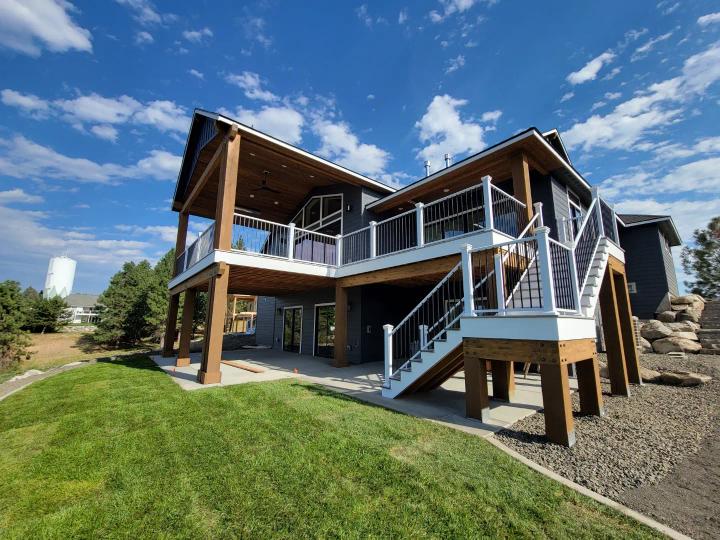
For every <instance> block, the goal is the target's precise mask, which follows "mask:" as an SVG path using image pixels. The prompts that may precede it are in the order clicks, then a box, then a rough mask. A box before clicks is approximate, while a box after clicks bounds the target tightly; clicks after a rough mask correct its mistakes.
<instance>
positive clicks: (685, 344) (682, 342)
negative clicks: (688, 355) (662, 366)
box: [652, 336, 702, 354]
mask: <svg viewBox="0 0 720 540" xmlns="http://www.w3.org/2000/svg"><path fill="white" fill-rule="evenodd" d="M652 346H653V350H654V351H655V352H656V353H660V354H667V353H669V352H698V351H699V350H700V349H702V345H700V344H699V343H698V342H697V341H692V340H690V339H685V338H681V337H674V336H670V337H665V338H661V339H658V340H655V341H653V344H652Z"/></svg>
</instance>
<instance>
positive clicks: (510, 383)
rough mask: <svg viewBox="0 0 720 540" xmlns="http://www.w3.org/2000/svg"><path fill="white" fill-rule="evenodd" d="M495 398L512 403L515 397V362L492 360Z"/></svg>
mask: <svg viewBox="0 0 720 540" xmlns="http://www.w3.org/2000/svg"><path fill="white" fill-rule="evenodd" d="M490 369H491V370H492V388H493V399H497V400H500V401H507V402H508V403H512V401H513V398H514V397H515V363H514V362H506V361H504V360H491V361H490Z"/></svg>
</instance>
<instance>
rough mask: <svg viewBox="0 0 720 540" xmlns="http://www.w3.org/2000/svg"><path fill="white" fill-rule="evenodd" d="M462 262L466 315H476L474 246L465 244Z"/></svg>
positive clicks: (461, 254)
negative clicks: (473, 269)
mask: <svg viewBox="0 0 720 540" xmlns="http://www.w3.org/2000/svg"><path fill="white" fill-rule="evenodd" d="M460 257H461V262H462V283H463V303H464V304H465V306H464V307H465V309H464V310H463V315H464V316H465V317H474V316H475V294H474V292H475V291H474V290H473V289H474V285H473V283H474V282H473V273H472V246H471V245H470V244H465V246H463V248H462V251H461V252H460Z"/></svg>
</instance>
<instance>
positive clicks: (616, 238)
mask: <svg viewBox="0 0 720 540" xmlns="http://www.w3.org/2000/svg"><path fill="white" fill-rule="evenodd" d="M610 210H611V211H612V222H613V233H615V243H616V244H617V245H618V246H619V245H620V232H619V231H618V226H617V214H616V213H615V203H613V204H611V205H610Z"/></svg>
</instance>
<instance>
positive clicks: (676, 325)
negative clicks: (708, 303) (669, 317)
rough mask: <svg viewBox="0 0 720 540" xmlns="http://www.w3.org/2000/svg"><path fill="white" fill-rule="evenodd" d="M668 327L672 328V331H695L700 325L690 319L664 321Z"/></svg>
mask: <svg viewBox="0 0 720 540" xmlns="http://www.w3.org/2000/svg"><path fill="white" fill-rule="evenodd" d="M665 326H667V327H668V328H670V329H672V331H673V332H695V331H697V330H700V325H699V324H698V323H694V322H692V321H681V322H671V323H666V325H665Z"/></svg>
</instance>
